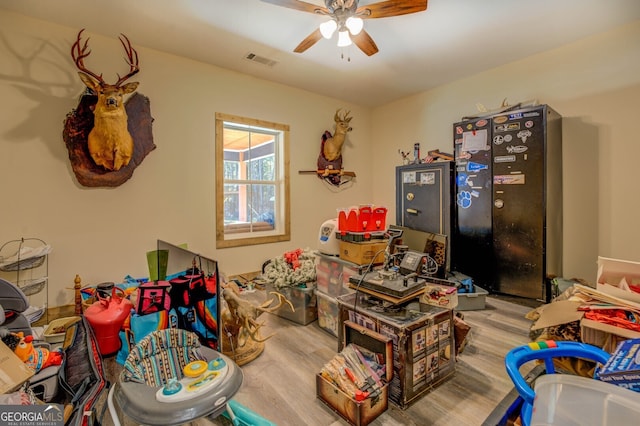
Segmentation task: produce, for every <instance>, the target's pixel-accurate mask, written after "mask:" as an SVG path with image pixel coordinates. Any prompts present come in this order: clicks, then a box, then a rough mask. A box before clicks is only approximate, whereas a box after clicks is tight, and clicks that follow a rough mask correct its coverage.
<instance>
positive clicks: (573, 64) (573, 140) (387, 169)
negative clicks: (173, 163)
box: [372, 21, 640, 282]
mask: <svg viewBox="0 0 640 426" xmlns="http://www.w3.org/2000/svg"><path fill="white" fill-rule="evenodd" d="M470 48H473V47H472V46H470ZM463 53H464V52H461V55H462V54H463ZM487 53H488V54H496V53H495V52H491V50H490V48H487ZM504 98H507V100H508V101H509V102H510V103H511V104H514V103H517V102H521V101H526V100H531V99H538V100H539V102H540V103H545V104H548V105H550V106H551V107H553V108H554V109H555V110H557V111H558V112H559V113H560V114H561V115H562V116H563V117H564V120H563V179H564V182H563V186H564V190H563V198H564V248H563V252H564V253H563V263H564V266H563V276H565V277H567V278H571V277H580V278H584V279H587V280H589V281H591V282H593V281H595V277H596V260H597V256H598V255H600V256H605V257H617V258H623V259H629V260H635V261H638V260H640V226H639V225H638V220H637V217H638V212H639V211H640V198H639V197H638V196H637V194H638V190H639V187H638V185H639V183H640V178H639V177H638V164H639V163H640V160H639V159H640V137H639V136H638V129H639V126H638V122H640V106H639V105H638V101H639V99H640V22H638V21H637V22H635V23H634V24H631V25H627V26H624V27H620V28H618V29H617V30H615V31H611V32H608V33H605V34H600V35H598V36H594V37H590V38H588V39H585V40H582V41H579V42H576V43H573V44H571V45H567V46H564V47H562V48H559V49H555V50H552V51H548V52H544V53H541V54H538V55H535V56H531V57H528V58H526V59H525V60H522V61H518V62H515V63H511V64H508V65H505V66H502V67H499V68H496V69H493V70H490V71H487V72H484V73H481V74H478V75H475V76H473V77H470V78H467V79H464V80H460V81H456V82H454V83H452V84H448V85H446V86H441V87H438V88H436V89H434V90H431V91H428V92H425V93H421V94H419V95H416V96H412V97H409V98H406V99H402V100H399V101H396V102H394V103H391V104H388V105H385V106H383V107H380V108H377V109H375V110H374V111H373V121H372V124H373V127H372V135H373V137H374V146H375V152H374V161H373V165H374V167H375V168H376V170H378V171H379V173H376V174H375V175H374V178H373V184H374V188H376V190H375V198H374V201H375V202H376V203H380V204H386V205H389V206H391V207H392V208H391V211H390V215H392V217H393V218H395V206H394V203H395V201H394V200H395V199H394V191H395V188H394V180H393V179H392V176H393V173H394V168H395V166H396V165H398V164H400V161H399V160H400V157H399V156H398V155H397V150H398V148H401V149H403V150H405V151H406V150H410V149H411V147H412V146H413V143H414V142H420V143H421V147H422V151H423V152H426V151H427V150H429V149H436V148H437V149H440V150H441V151H444V152H451V151H452V142H451V134H452V126H451V123H454V122H456V121H459V120H460V118H461V117H462V116H463V115H472V114H474V113H476V112H477V111H476V103H482V104H484V105H485V106H487V107H489V108H495V107H497V106H499V105H500V104H501V102H502V100H503V99H504ZM391 123H393V125H391ZM389 158H395V159H396V161H395V163H392V162H389Z"/></svg>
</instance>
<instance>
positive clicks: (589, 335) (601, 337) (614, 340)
mask: <svg viewBox="0 0 640 426" xmlns="http://www.w3.org/2000/svg"><path fill="white" fill-rule="evenodd" d="M580 337H581V340H582V342H583V343H588V344H590V345H593V346H597V347H599V348H602V349H603V350H605V351H607V352H609V353H611V352H613V351H614V350H615V348H616V347H617V346H618V344H620V343H621V342H622V341H624V340H628V339H640V333H638V332H637V331H633V330H628V329H626V328H622V327H616V326H615V325H610V324H605V323H602V322H598V321H593V320H590V319H588V318H582V319H581V320H580Z"/></svg>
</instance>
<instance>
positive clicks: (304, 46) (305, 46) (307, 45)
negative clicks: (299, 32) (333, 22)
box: [293, 28, 322, 53]
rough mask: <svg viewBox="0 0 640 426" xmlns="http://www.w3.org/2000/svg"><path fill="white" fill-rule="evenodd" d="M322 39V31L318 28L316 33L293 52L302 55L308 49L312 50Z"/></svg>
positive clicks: (310, 35)
mask: <svg viewBox="0 0 640 426" xmlns="http://www.w3.org/2000/svg"><path fill="white" fill-rule="evenodd" d="M321 38H322V33H320V29H319V28H318V29H316V30H315V31H314V32H312V33H311V34H309V35H308V36H307V38H305V39H304V40H302V41H301V42H300V44H299V45H297V46H296V48H295V49H293V51H294V52H296V53H302V52H304V51H305V50H307V49H308V48H310V47H311V46H313V45H314V44H316V43H317V42H318V41H319V40H320V39H321Z"/></svg>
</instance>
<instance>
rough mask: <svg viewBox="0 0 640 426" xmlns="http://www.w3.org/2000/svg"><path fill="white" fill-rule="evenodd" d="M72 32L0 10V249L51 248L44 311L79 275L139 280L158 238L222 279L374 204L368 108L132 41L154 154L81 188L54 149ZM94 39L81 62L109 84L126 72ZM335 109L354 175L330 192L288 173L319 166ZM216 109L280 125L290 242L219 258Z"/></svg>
mask: <svg viewBox="0 0 640 426" xmlns="http://www.w3.org/2000/svg"><path fill="white" fill-rule="evenodd" d="M76 34H77V29H73V28H67V27H61V26H57V25H53V24H50V23H47V22H42V21H36V20H33V19H30V18H25V17H21V16H19V15H14V14H10V13H7V12H0V99H2V101H1V102H0V117H2V119H1V120H0V182H1V185H0V188H2V192H1V194H0V197H1V199H2V206H1V208H0V244H2V243H3V242H5V241H8V240H12V239H15V238H20V237H38V238H41V239H44V240H45V241H47V242H48V243H50V244H51V245H52V246H53V253H52V254H51V256H50V259H49V276H50V288H51V291H50V294H49V299H50V300H49V305H50V306H59V305H63V304H67V303H71V301H72V300H73V297H72V296H73V294H72V291H70V290H67V288H68V287H72V286H73V278H74V276H75V274H80V276H81V277H82V278H83V282H84V283H94V284H95V283H99V282H104V281H116V282H118V281H120V280H121V279H122V278H123V277H124V276H125V275H127V274H131V275H132V276H147V275H148V271H147V266H146V257H145V252H146V251H147V250H152V249H154V248H155V244H156V240H157V239H162V240H165V241H168V242H172V243H176V244H178V243H188V245H189V248H191V249H192V250H194V251H196V252H199V253H202V254H203V255H206V256H208V257H211V258H214V259H217V260H219V262H220V269H221V271H223V272H225V273H227V274H235V273H241V272H248V271H255V270H259V269H260V267H261V266H262V263H263V262H264V261H265V260H267V259H269V258H271V257H274V256H277V255H280V254H282V253H283V252H285V251H289V250H293V249H296V248H305V247H314V248H315V244H316V241H317V237H318V228H319V226H320V224H321V223H322V222H323V221H325V220H326V219H329V218H331V217H335V212H336V208H339V207H347V206H350V205H352V204H358V203H366V202H371V199H372V197H373V195H372V191H371V172H370V171H369V169H370V168H369V165H370V163H371V154H370V152H371V151H370V149H367V147H368V146H370V145H369V140H370V139H371V134H370V128H371V125H370V112H369V110H368V109H365V108H361V107H359V106H357V105H350V104H347V103H345V102H343V101H340V100H338V99H330V98H327V97H323V96H319V95H316V94H312V93H308V92H304V91H301V90H298V89H293V88H290V87H286V86H283V85H278V84H273V83H269V82H266V81H261V80H258V79H255V78H252V77H249V76H246V75H243V74H239V73H235V72H230V71H226V70H223V69H220V68H216V67H213V66H209V65H205V64H202V63H198V62H194V61H190V60H185V59H183V58H179V57H176V56H171V55H168V54H165V53H162V52H158V51H153V50H149V49H145V48H144V47H140V46H136V47H137V49H138V52H139V55H140V66H141V71H140V73H139V74H138V75H137V76H136V77H135V78H134V79H135V80H137V81H139V82H140V86H139V88H138V92H140V93H142V94H144V95H146V96H148V97H149V99H150V101H151V113H152V115H153V117H154V120H155V121H154V123H153V134H154V141H155V144H156V146H157V149H156V150H155V151H153V152H152V153H151V154H149V155H148V156H147V158H146V159H145V160H144V162H143V163H142V164H141V165H140V166H139V167H138V168H137V169H136V170H135V172H134V174H133V177H132V178H131V179H130V180H129V181H128V182H126V183H124V184H123V185H121V186H119V187H117V188H111V189H108V188H86V187H82V186H80V185H79V184H78V183H77V181H76V178H75V176H74V174H73V171H72V170H71V167H70V165H69V160H68V154H67V150H66V148H65V145H64V142H63V140H62V128H63V120H64V118H65V115H66V114H67V113H68V112H70V111H71V110H72V109H73V108H74V107H75V106H76V105H77V100H78V97H79V95H80V94H81V93H82V91H83V88H84V86H83V85H82V83H81V82H80V80H79V78H78V76H77V74H76V70H75V67H74V65H73V62H72V61H71V58H70V55H69V53H68V52H69V51H70V47H71V44H72V42H73V41H74V40H75V37H76ZM90 36H91V42H90V43H91V49H92V51H93V53H92V55H91V57H90V58H89V59H87V60H86V61H85V63H86V64H87V65H88V66H89V67H90V68H91V69H94V70H96V71H98V72H103V73H104V76H105V79H106V80H107V81H110V80H113V81H115V76H116V73H117V72H120V73H122V72H123V71H125V70H126V65H125V64H124V63H123V62H122V50H121V49H122V48H121V46H120V43H119V42H118V41H117V40H116V39H108V38H103V37H100V36H97V35H93V34H90ZM132 42H133V44H134V46H135V40H132ZM123 66H124V67H125V69H123V68H122V67H123ZM339 107H344V108H348V109H351V111H352V116H353V117H354V118H353V120H352V122H351V123H352V127H353V128H354V130H353V131H352V132H351V133H350V134H349V142H348V143H347V145H346V146H345V148H344V157H345V160H344V165H345V167H346V168H347V169H348V170H355V171H357V174H358V177H357V183H356V184H355V185H354V186H353V187H351V188H349V189H346V190H343V191H341V192H335V191H332V190H330V189H329V188H328V187H327V186H325V185H324V184H323V183H322V182H321V181H320V180H319V179H318V178H316V177H315V176H310V175H298V170H313V169H314V168H315V165H316V160H317V156H318V153H319V149H320V137H321V135H322V133H323V132H324V130H331V131H333V115H334V113H335V110H336V109H337V108H339ZM215 112H224V113H228V114H237V115H241V116H245V117H251V118H257V119H263V120H268V121H274V122H278V123H285V124H289V125H290V128H291V168H290V173H291V201H292V202H291V223H292V228H291V236H292V239H291V241H290V242H287V243H279V244H268V245H259V246H255V247H250V248H244V249H243V248H232V249H223V250H216V249H215V226H214V222H215V210H214V199H215V198H214V195H215V194H214V179H215V177H214V114H215ZM9 278H11V276H9Z"/></svg>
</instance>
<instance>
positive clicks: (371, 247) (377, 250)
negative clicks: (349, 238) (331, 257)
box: [340, 240, 387, 265]
mask: <svg viewBox="0 0 640 426" xmlns="http://www.w3.org/2000/svg"><path fill="white" fill-rule="evenodd" d="M386 248H387V240H382V241H367V242H363V243H350V242H346V241H340V259H342V260H346V261H347V262H352V263H355V264H356V265H368V264H369V263H371V260H372V259H374V257H375V260H373V264H374V265H378V264H381V263H384V251H385V249H386Z"/></svg>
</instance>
